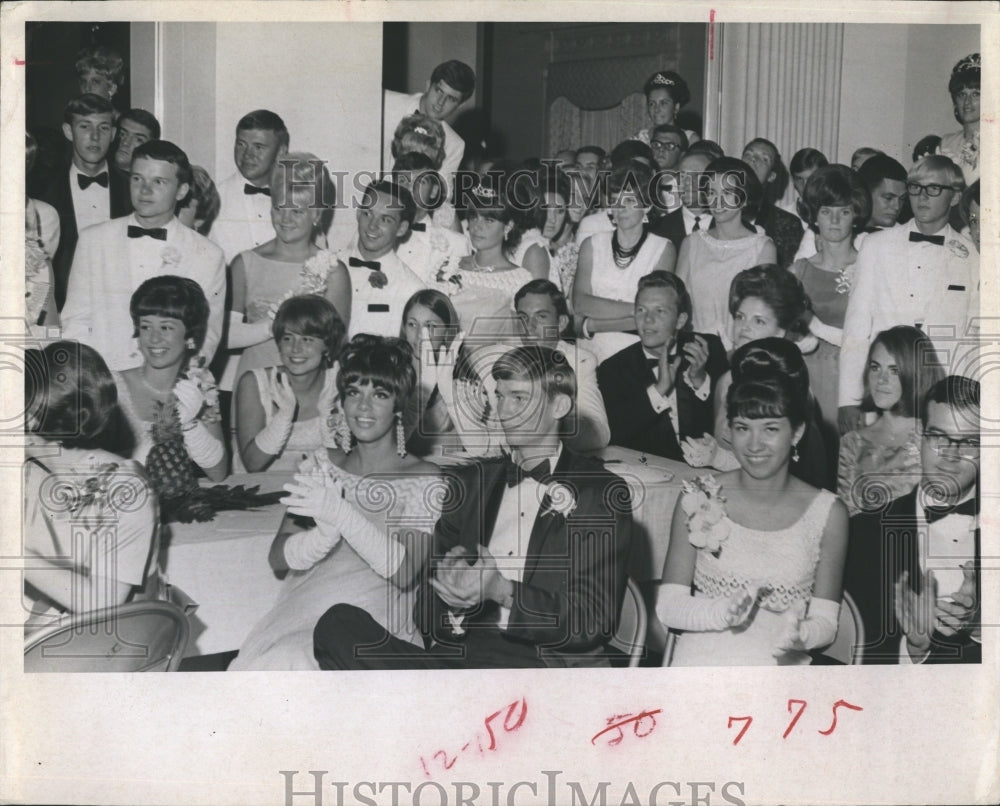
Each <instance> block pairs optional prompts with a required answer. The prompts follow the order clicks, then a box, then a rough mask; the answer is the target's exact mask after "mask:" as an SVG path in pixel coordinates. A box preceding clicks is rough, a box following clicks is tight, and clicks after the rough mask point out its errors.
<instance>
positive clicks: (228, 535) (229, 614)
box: [160, 473, 290, 656]
mask: <svg viewBox="0 0 1000 806" xmlns="http://www.w3.org/2000/svg"><path fill="white" fill-rule="evenodd" d="M289 478H290V476H289V474H287V473H246V474H235V475H233V476H230V477H229V478H228V479H226V480H225V482H224V483H225V484H230V485H235V484H244V485H247V486H255V485H259V486H260V489H261V492H270V491H273V490H280V489H281V487H282V485H283V484H285V482H286V481H288V480H289ZM209 486H211V485H209ZM284 514H285V507H284V506H282V505H281V504H272V505H270V506H266V507H261V508H259V509H256V510H252V511H250V510H248V511H237V512H219V513H217V514H216V516H215V519H214V520H212V521H209V522H208V523H172V524H170V525H169V527H168V529H169V537H167V535H165V536H164V537H165V539H164V540H163V545H162V546H161V549H160V563H161V566H162V567H163V569H164V571H165V572H166V575H167V578H168V579H169V581H170V583H171V584H173V585H177V586H178V587H180V588H181V590H183V591H184V592H185V593H186V594H187V595H188V596H190V597H191V598H192V599H194V600H195V601H196V602H197V603H198V610H197V611H196V612H195V614H194V615H193V616H192V617H191V619H190V620H191V641H190V642H189V643H188V649H187V653H186V654H187V655H188V656H191V655H207V654H211V653H213V652H225V651H228V650H231V649H239V647H240V644H242V643H243V639H244V638H246V636H247V635H248V634H249V632H250V628H251V627H253V625H254V624H255V623H256V622H257V620H258V619H259V618H260V617H261V616H263V615H264V613H266V612H267V611H268V610H269V609H270V607H271V605H272V604H273V603H274V601H275V599H276V598H277V596H278V590H279V588H280V586H281V580H280V579H279V578H278V577H277V576H276V575H275V573H274V571H273V570H272V568H271V566H270V564H269V563H268V553H269V551H270V549H271V544H272V543H273V542H274V538H275V537H276V536H277V534H278V531H279V530H280V528H281V524H282V521H283V520H284Z"/></svg>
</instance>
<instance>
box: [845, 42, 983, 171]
mask: <svg viewBox="0 0 1000 806" xmlns="http://www.w3.org/2000/svg"><path fill="white" fill-rule="evenodd" d="M978 51H980V40H979V28H978V26H974V25H846V26H845V28H844V68H843V73H842V79H843V80H842V83H841V87H842V90H841V104H840V132H839V134H840V138H839V154H838V155H837V156H838V161H839V162H842V163H849V162H850V159H851V153H852V152H853V151H854V149H856V148H858V147H859V146H862V145H866V146H873V147H874V148H879V149H882V150H883V151H885V152H886V153H887V154H890V155H891V156H893V157H895V158H896V159H898V160H899V161H900V162H902V163H903V165H905V166H907V167H909V165H910V155H911V153H912V151H913V146H914V145H915V144H916V142H917V141H918V140H919V139H920V138H921V137H923V136H924V135H927V134H939V135H941V134H947V133H948V132H952V131H957V130H958V128H959V126H958V124H957V123H956V122H955V118H954V117H953V116H952V113H951V98H950V97H949V96H948V78H949V77H950V76H951V68H952V67H953V66H954V65H955V62H957V61H958V60H959V59H961V58H962V57H963V56H966V55H967V54H969V53H976V52H978Z"/></svg>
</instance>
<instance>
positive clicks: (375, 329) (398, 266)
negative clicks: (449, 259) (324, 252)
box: [330, 179, 425, 338]
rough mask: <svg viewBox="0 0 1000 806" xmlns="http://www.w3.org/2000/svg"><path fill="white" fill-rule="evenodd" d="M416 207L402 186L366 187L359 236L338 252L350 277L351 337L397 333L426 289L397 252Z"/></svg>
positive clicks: (385, 182)
mask: <svg viewBox="0 0 1000 806" xmlns="http://www.w3.org/2000/svg"><path fill="white" fill-rule="evenodd" d="M416 211H417V208H416V203H415V202H414V201H413V195H412V194H411V193H410V191H409V190H407V189H406V188H404V187H403V186H402V185H397V184H396V183H394V182H390V181H388V180H384V179H383V180H380V181H378V182H373V183H372V184H370V185H369V186H368V187H367V188H365V193H364V196H363V197H362V199H361V202H360V203H359V206H358V212H357V220H358V239H357V240H356V241H355V242H354V245H353V246H350V247H348V248H347V249H343V250H341V251H340V252H338V253H337V259H338V260H339V261H340V262H341V263H342V264H343V265H344V266H345V267H346V268H347V271H348V274H349V275H350V277H351V323H350V330H349V332H348V338H354V337H355V336H356V335H357V334H358V333H371V334H373V335H376V336H398V335H399V324H400V322H401V321H402V320H403V308H404V307H405V306H406V301H407V300H408V299H409V298H410V297H411V296H412V295H413V294H415V293H416V292H417V291H420V290H421V289H423V288H424V287H425V286H424V283H423V282H421V280H420V278H419V277H417V275H416V274H414V273H413V272H412V271H410V267H409V266H407V265H406V264H405V263H404V262H403V261H402V260H401V259H400V257H399V255H397V254H396V248H397V246H398V245H399V242H400V241H401V240H402V239H403V238H404V237H406V234H407V233H408V232H409V231H410V224H412V223H413V217H414V215H415V214H416ZM330 302H334V300H333V299H331V300H330Z"/></svg>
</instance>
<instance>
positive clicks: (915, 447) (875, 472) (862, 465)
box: [837, 430, 921, 515]
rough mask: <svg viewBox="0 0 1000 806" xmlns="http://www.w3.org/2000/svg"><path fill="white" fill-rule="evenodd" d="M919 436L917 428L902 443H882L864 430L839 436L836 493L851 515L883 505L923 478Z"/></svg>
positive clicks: (882, 506)
mask: <svg viewBox="0 0 1000 806" xmlns="http://www.w3.org/2000/svg"><path fill="white" fill-rule="evenodd" d="M920 475H921V469H920V436H919V435H918V434H917V432H916V430H914V431H913V433H912V434H910V435H909V437H908V438H907V440H906V442H905V443H903V444H902V445H883V444H881V443H879V442H875V441H873V440H871V439H870V438H869V437H868V436H866V435H865V433H864V432H862V431H849V432H848V433H846V434H844V436H842V437H841V438H840V460H839V463H838V466H837V495H839V496H840V499H841V500H842V501H843V502H844V504H846V505H847V511H848V514H849V515H856V514H857V513H859V512H862V511H865V510H878V509H883V508H884V507H885V506H886V504H888V503H889V502H890V501H892V500H893V499H895V498H899V497H900V496H901V495H905V494H906V493H908V492H909V491H910V490H912V489H913V486H914V485H915V484H916V483H917V482H918V481H919V480H920Z"/></svg>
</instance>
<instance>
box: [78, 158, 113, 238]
mask: <svg viewBox="0 0 1000 806" xmlns="http://www.w3.org/2000/svg"><path fill="white" fill-rule="evenodd" d="M102 171H103V172H104V173H108V187H106V188H105V187H101V186H100V185H99V184H97V182H91V183H90V186H89V187H88V188H87V189H86V190H81V189H80V180H79V179H78V178H77V177H79V176H87V174H85V173H82V172H81V171H80V169H79V168H77V167H76V165H74V164H71V165H70V166H69V192H70V195H71V196H72V197H73V215H74V216H75V217H76V231H77V232H80V230H82V229H85V228H86V227H92V226H94V224H103V223H104V222H105V221H110V220H111V175H110V172H109V171H108V166H107V164H105V165H104V167H102V168H101V170H100V171H97V173H95V174H94V176H96V175H97V174H99V173H101V172H102Z"/></svg>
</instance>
